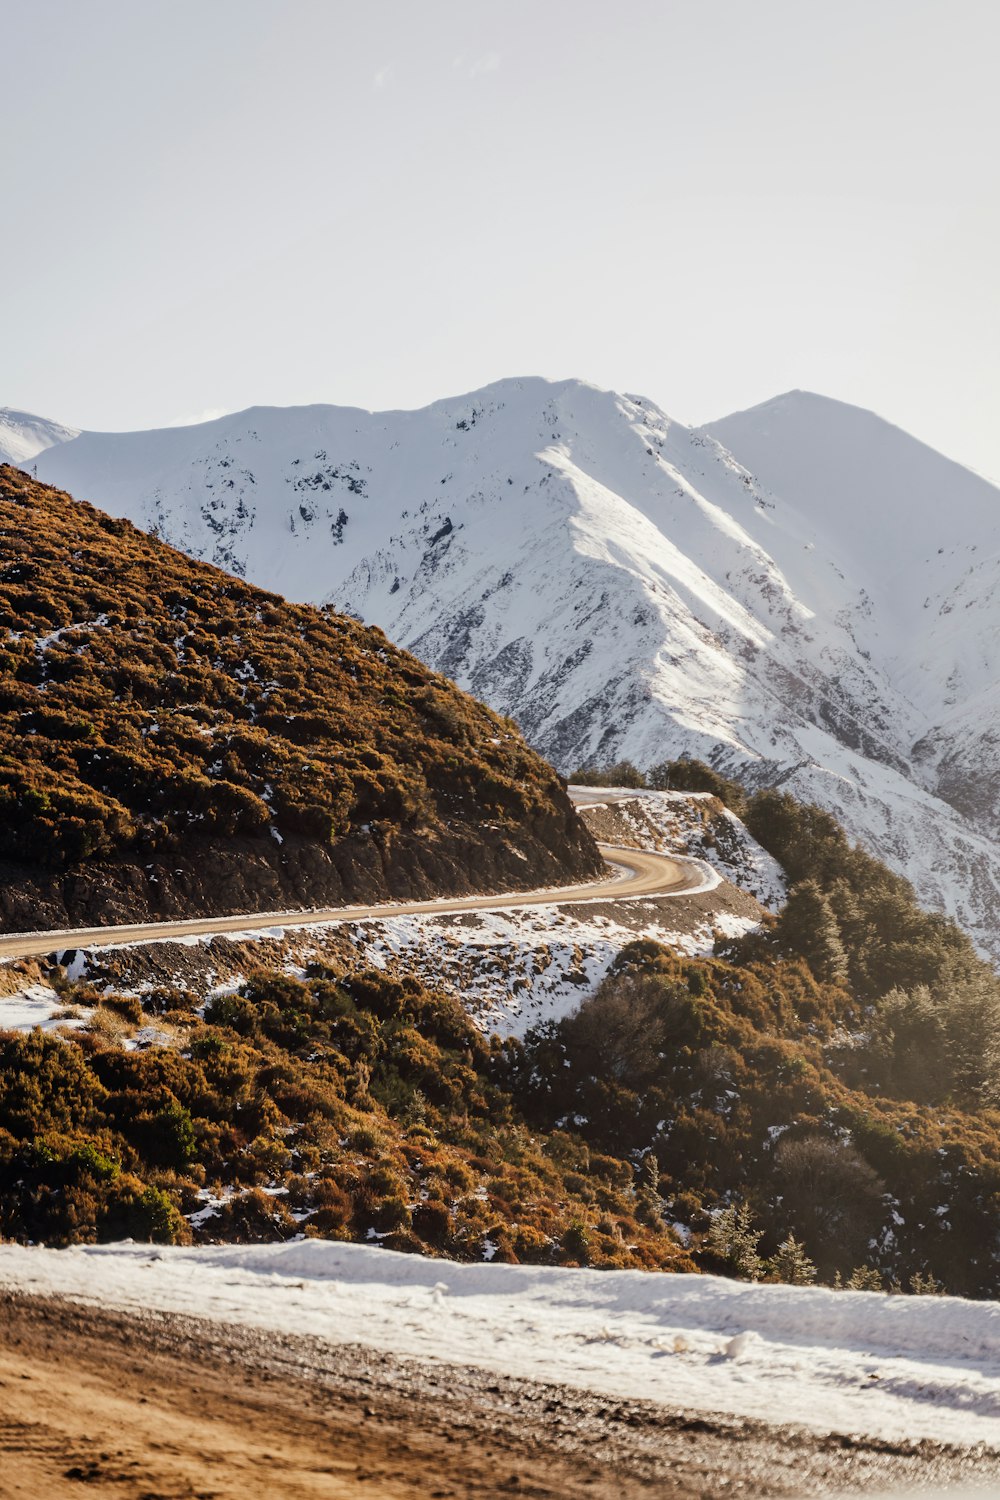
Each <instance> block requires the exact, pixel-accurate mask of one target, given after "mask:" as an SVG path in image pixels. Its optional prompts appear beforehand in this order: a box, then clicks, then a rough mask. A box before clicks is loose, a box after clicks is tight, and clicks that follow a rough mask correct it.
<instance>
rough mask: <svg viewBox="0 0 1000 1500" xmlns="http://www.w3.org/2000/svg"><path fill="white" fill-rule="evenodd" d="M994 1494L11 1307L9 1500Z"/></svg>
mask: <svg viewBox="0 0 1000 1500" xmlns="http://www.w3.org/2000/svg"><path fill="white" fill-rule="evenodd" d="M963 1482H964V1483H972V1484H976V1485H979V1484H982V1485H984V1486H989V1489H990V1491H991V1492H992V1493H994V1494H995V1493H996V1492H997V1490H998V1488H1000V1454H998V1453H995V1452H989V1451H984V1450H982V1449H974V1450H969V1451H964V1452H963V1451H960V1450H957V1449H953V1448H947V1447H943V1446H939V1445H936V1444H932V1443H918V1444H900V1443H879V1442H876V1441H871V1440H865V1439H852V1438H846V1437H824V1436H817V1435H816V1434H813V1433H808V1432H805V1431H802V1430H798V1429H794V1428H787V1427H767V1426H765V1425H764V1424H762V1423H758V1422H743V1421H734V1420H731V1419H728V1418H725V1417H711V1416H708V1417H706V1416H697V1417H693V1416H689V1415H685V1414H684V1413H682V1412H680V1411H674V1410H671V1409H669V1408H666V1407H662V1406H658V1405H654V1404H652V1403H648V1402H642V1401H619V1400H617V1399H613V1398H606V1397H600V1396H597V1395H592V1394H589V1393H587V1392H583V1391H577V1390H574V1389H570V1388H567V1387H560V1386H552V1385H543V1384H540V1383H539V1384H534V1383H532V1382H529V1381H523V1380H509V1379H505V1378H503V1377H498V1376H494V1375H491V1374H489V1373H488V1372H483V1371H479V1370H473V1369H464V1368H455V1367H453V1366H448V1365H440V1366H434V1365H429V1364H420V1363H418V1362H416V1361H413V1360H403V1359H397V1358H394V1357H392V1356H389V1355H384V1354H379V1353H376V1352H372V1351H370V1350H366V1349H362V1348H359V1347H357V1346H351V1345H345V1346H333V1345H330V1344H328V1343H325V1342H322V1341H320V1340H311V1339H305V1338H293V1337H283V1336H281V1335H275V1334H273V1333H264V1332H261V1333H258V1332H256V1331H254V1330H246V1329H239V1328H227V1327H224V1326H223V1325H220V1324H216V1323H207V1322H200V1321H198V1320H195V1319H186V1318H177V1317H164V1316H161V1315H159V1314H148V1315H146V1316H144V1317H140V1318H136V1317H134V1316H130V1315H123V1314H120V1313H117V1312H114V1311H110V1310H101V1309H96V1308H90V1307H83V1306H79V1305H76V1304H73V1303H68V1302H62V1301H59V1300H54V1299H42V1298H34V1297H22V1296H19V1295H9V1294H8V1295H5V1296H4V1297H3V1299H2V1300H0V1496H2V1497H3V1500H10V1497H30V1500H49V1497H53V1500H63V1497H66V1500H69V1497H74V1500H80V1497H81V1496H84V1495H86V1494H88V1493H89V1494H99V1495H102V1496H110V1497H113V1500H292V1497H296V1500H298V1497H324V1500H340V1497H346V1496H352V1497H354V1496H358V1495H364V1496H371V1497H372V1500H415V1497H417V1496H419V1497H421V1500H436V1497H441V1500H444V1497H456V1500H457V1497H470V1500H481V1497H487V1496H494V1497H496V1496H503V1495H512V1494H513V1495H523V1496H533V1497H536V1500H554V1497H566V1500H576V1497H583V1496H587V1497H591V1500H630V1497H633V1496H640V1495H641V1496H646V1495H650V1496H651V1495H656V1496H658V1497H665V1500H680V1497H684V1500H694V1497H698V1500H722V1497H724V1496H725V1497H729V1496H745V1497H749V1496H754V1497H757V1496H762V1497H763V1496H801V1497H805V1496H815V1495H823V1494H834V1493H837V1492H843V1491H845V1490H846V1491H853V1492H855V1493H863V1494H866V1495H867V1494H874V1493H877V1492H879V1491H882V1490H886V1489H889V1488H895V1487H896V1486H902V1485H906V1486H915V1485H919V1486H927V1485H932V1484H933V1485H939V1486H946V1485H952V1484H956V1483H963Z"/></svg>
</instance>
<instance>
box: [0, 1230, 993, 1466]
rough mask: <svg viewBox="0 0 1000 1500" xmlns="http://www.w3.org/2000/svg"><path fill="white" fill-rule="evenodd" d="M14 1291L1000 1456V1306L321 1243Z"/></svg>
mask: <svg viewBox="0 0 1000 1500" xmlns="http://www.w3.org/2000/svg"><path fill="white" fill-rule="evenodd" d="M0 1286H4V1287H9V1288H16V1289H18V1290H20V1291H22V1292H28V1293H36V1294H51V1295H61V1296H67V1297H71V1298H76V1299H80V1300H83V1301H87V1302H92V1303H98V1304H100V1305H101V1306H102V1307H108V1308H111V1307H114V1308H125V1309H129V1308H131V1309H147V1310H148V1309H153V1310H161V1311H167V1312H182V1313H186V1314H190V1315H192V1316H197V1317H207V1318H211V1319H215V1320H218V1321H222V1322H225V1323H226V1324H229V1325H240V1326H247V1327H254V1328H271V1329H275V1330H281V1331H284V1332H289V1333H308V1334H313V1335H317V1336H319V1337H321V1338H324V1339H329V1340H330V1341H331V1342H333V1343H357V1344H361V1345H365V1346H367V1347H370V1348H373V1349H378V1350H391V1351H393V1352H394V1353H396V1354H402V1355H413V1356H415V1357H418V1358H420V1359H422V1360H437V1361H443V1362H446V1363H450V1364H468V1365H472V1366H475V1367H479V1368H486V1369H489V1370H492V1371H495V1372H497V1373H499V1374H505V1375H514V1376H527V1377H530V1378H532V1379H535V1380H543V1381H553V1382H558V1383H564V1384H568V1385H571V1386H576V1387H579V1388H583V1389H588V1390H592V1391H598V1392H602V1393H607V1394H608V1395H615V1396H619V1397H643V1398H645V1399H648V1400H653V1401H660V1402H664V1403H669V1404H670V1405H673V1406H681V1407H684V1408H685V1409H687V1410H690V1411H693V1412H694V1411H697V1412H719V1411H725V1412H727V1413H729V1414H730V1415H733V1416H737V1417H738V1416H745V1417H755V1418H761V1419H764V1420H766V1421H771V1422H773V1421H775V1420H780V1421H782V1422H788V1423H799V1424H803V1425H805V1426H807V1427H810V1428H813V1429H815V1430H829V1431H841V1432H853V1433H859V1434H867V1435H870V1436H879V1437H883V1438H892V1439H898V1438H906V1439H911V1440H918V1439H920V1438H935V1439H939V1440H942V1441H949V1442H953V1443H958V1444H961V1445H971V1444H975V1443H984V1444H987V1445H990V1446H996V1445H1000V1304H997V1303H985V1302H965V1301H962V1300H961V1299H958V1298H951V1297H926V1298H913V1297H902V1296H896V1297H893V1296H888V1295H885V1294H882V1293H877V1292H833V1291H829V1290H826V1289H821V1288H813V1287H787V1286H752V1285H748V1284H744V1283H740V1282H735V1281H729V1280H725V1279H722V1278H718V1277H712V1276H674V1275H667V1274H654V1273H646V1272H637V1271H603V1272H600V1271H589V1270H565V1269H550V1268H544V1269H543V1268H538V1267H529V1266H502V1265H474V1266H473V1265H458V1264H455V1263H452V1262H446V1261H429V1260H425V1259H422V1258H419V1257H416V1256H409V1255H399V1254H396V1253H394V1252H392V1251H388V1250H378V1249H370V1248H368V1247H366V1246H359V1245H347V1244H339V1243H334V1242H330V1241H322V1240H301V1241H293V1242H291V1243H288V1244H284V1245H255V1246H220V1247H210V1248H202V1249H195V1250H190V1249H153V1248H151V1247H149V1246H140V1245H132V1244H122V1245H110V1246H100V1247H76V1248H74V1249H71V1250H42V1249H38V1248H28V1247H24V1246H17V1245H4V1246H2V1247H0Z"/></svg>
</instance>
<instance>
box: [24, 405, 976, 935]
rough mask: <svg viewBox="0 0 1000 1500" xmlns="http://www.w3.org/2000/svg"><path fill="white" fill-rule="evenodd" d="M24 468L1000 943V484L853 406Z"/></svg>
mask: <svg viewBox="0 0 1000 1500" xmlns="http://www.w3.org/2000/svg"><path fill="white" fill-rule="evenodd" d="M38 468H39V473H40V474H42V475H43V476H44V477H48V478H52V479H53V480H55V481H57V482H62V483H66V484H68V485H70V486H71V487H72V488H73V489H74V491H75V492H76V493H78V494H80V495H82V496H85V497H87V498H89V499H93V500H95V501H96V502H98V503H100V504H101V505H103V506H105V507H106V508H108V509H110V510H111V511H112V512H114V513H117V514H127V515H128V516H130V517H131V518H132V519H133V520H135V521H136V522H137V523H138V524H140V525H142V526H145V527H149V528H154V529H156V530H157V531H158V532H159V533H160V534H161V535H163V536H165V537H168V538H169V539H170V540H171V541H172V542H174V543H175V545H177V546H179V547H182V548H183V549H185V550H187V551H189V552H190V553H192V554H193V555H196V556H200V557H206V558H209V559H211V560H213V561H215V562H217V563H219V564H220V565H222V566H224V567H226V568H228V569H230V570H231V571H233V572H235V573H237V574H239V575H241V576H245V577H247V578H253V579H255V580H256V581H258V582H261V583H264V584H266V585H268V586H270V587H274V588H279V589H281V590H282V591H283V592H284V593H286V594H289V595H291V596H292V597H295V598H306V599H313V600H324V599H329V600H331V601H332V602H333V603H335V604H336V605H337V607H338V608H343V609H348V610H350V611H352V612H353V613H355V614H356V615H357V616H359V617H361V618H363V619H365V620H368V621H371V622H373V623H376V624H378V625H381V626H382V627H383V628H384V629H385V630H386V632H387V633H388V634H389V636H390V637H391V639H393V640H395V641H398V642H400V643H402V644H405V645H406V646H407V647H408V648H409V649H411V650H413V651H414V652H416V653H417V655H419V656H421V657H422V658H423V659H424V660H426V661H429V662H431V663H432V664H433V665H435V666H436V667H438V668H440V669H441V670H443V671H446V672H448V673H449V674H450V675H452V676H454V677H455V679H456V680H457V681H459V682H460V683H461V684H462V685H463V686H465V687H467V688H469V689H470V690H472V691H474V692H476V693H477V694H479V695H480V696H482V697H483V698H485V699H487V700H488V701H489V702H490V703H491V704H492V705H493V706H494V707H495V708H497V709H499V710H500V711H501V712H503V713H505V714H511V715H514V716H516V718H517V721H518V723H519V724H520V725H521V726H522V728H523V729H524V731H525V733H526V734H527V736H528V738H529V739H530V741H531V742H532V744H534V745H535V746H536V747H537V748H538V749H539V750H541V751H542V752H543V753H544V754H546V755H547V756H549V757H550V758H551V759H552V760H553V761H554V763H555V764H556V765H558V766H559V767H560V768H561V769H562V770H563V771H566V772H569V771H571V770H572V769H574V767H576V766H577V765H580V764H582V763H589V764H596V763H600V762H603V761H608V760H611V759H617V758H618V757H621V756H627V757H629V758H630V759H632V760H634V761H635V762H636V763H637V764H639V765H649V764H650V763H651V762H654V761H658V760H662V759H665V758H669V757H673V756H676V755H679V754H682V753H689V754H692V755H695V756H697V757H699V758H700V759H703V760H708V761H711V762H712V763H713V764H714V765H716V766H717V767H718V768H720V769H722V770H725V771H726V772H728V773H730V774H735V775H738V776H739V777H740V778H741V779H742V780H744V781H745V782H746V783H747V784H748V785H749V786H750V787H757V786H761V785H780V786H783V787H785V788H787V789H788V790H790V791H792V792H794V793H795V794H796V795H797V796H799V797H802V798H806V799H810V800H814V801H817V802H819V803H820V804H821V805H822V806H824V807H827V808H828V809H829V810H830V811H831V812H833V813H834V814H835V815H836V816H837V817H838V818H839V819H840V820H841V821H842V822H843V823H844V825H845V826H846V827H847V828H848V830H849V831H850V832H851V834H852V835H853V836H855V837H857V838H859V839H861V840H862V841H863V842H864V843H865V844H866V845H867V846H868V847H869V848H870V849H871V850H872V852H873V853H875V854H876V855H877V856H879V857H880V858H882V859H884V860H885V861H886V862H887V863H889V864H890V865H892V866H893V867H894V868H896V869H898V870H900V871H902V872H903V873H904V874H906V875H907V876H908V877H909V878H910V879H911V880H912V881H913V883H914V885H915V886H916V887H917V889H918V891H919V892H920V895H921V897H922V899H923V900H924V901H925V902H926V903H928V904H929V905H931V906H936V907H939V908H942V909H944V910H946V911H948V912H949V913H950V914H951V915H953V916H955V917H956V918H957V919H958V920H959V921H960V922H961V923H962V925H963V926H965V927H966V928H967V929H968V930H969V931H970V932H972V933H973V934H974V935H975V937H976V938H977V940H978V941H979V942H980V944H981V945H982V946H983V947H984V948H988V949H990V951H992V952H993V953H994V954H995V955H1000V873H998V872H1000V790H998V788H1000V688H998V687H997V686H996V684H997V682H998V681H1000V631H998V630H997V628H996V609H997V606H996V602H995V601H996V598H997V597H998V595H1000V492H998V491H997V490H996V488H994V486H992V485H990V484H988V483H987V482H986V481H985V480H982V479H980V478H979V477H978V476H976V475H975V474H972V473H970V472H969V471H967V470H964V469H962V468H960V467H959V466H958V465H956V464H953V463H950V462H949V461H948V460H947V459H944V458H942V457H941V455H940V454H936V453H934V452H933V451H932V450H931V449H929V448H927V447H925V446H924V445H923V444H921V443H919V442H917V441H916V440H915V439H913V438H910V437H908V436H907V435H906V434H905V433H902V432H900V431H899V430H898V429H896V428H894V427H891V426H890V425H889V424H888V423H885V422H882V421H880V419H879V418H877V417H875V416H873V415H872V414H871V413H870V412H863V411H859V410H857V409H856V408H853V407H849V406H844V405H843V404H841V403H838V402H834V401H828V400H825V399H823V398H820V397H816V396H810V395H807V394H804V393H801V392H793V393H791V394H789V395H787V396H783V397H779V398H777V399H776V400H775V401H771V402H768V403H766V404H765V405H764V406H762V407H759V408H756V409H754V410H753V411H750V412H744V413H738V414H735V415H734V416H731V417H728V418H725V419H723V420H722V421H720V422H717V423H715V424H713V425H711V426H710V427H708V428H705V429H701V430H693V429H690V428H687V427H684V426H682V425H681V424H679V423H676V422H673V421H671V420H670V418H669V417H668V416H666V415H665V413H663V412H662V411H660V410H659V409H658V408H657V407H656V406H654V405H653V404H652V403H651V402H649V401H646V400H643V399H640V398H639V397H626V396H620V395H615V394H614V393H612V392H605V391H598V390H595V389H594V388H592V387H589V386H586V385H583V384H581V383H579V382H574V381H568V382H563V383H560V384H550V383H548V382H545V381H540V380H520V381H519V380H510V381H502V382H500V383H498V384H497V385H495V386H491V387H489V388H487V389H486V390H483V391H480V392H477V393H474V394H472V395H469V396H464V397H460V398H457V399H455V400H451V401H444V402H439V403H437V404H435V405H434V406H431V407H428V408H427V409H426V410H424V411H420V412H394V413H392V412H390V413H369V412H361V411H353V410H346V409H337V408H331V407H309V408H298V409H293V410H286V411H277V410H273V409H253V410H251V411H249V412H244V413H241V414H238V415H235V416H230V417H224V418H221V419H220V420H219V421H217V422H213V423H207V424H205V425H204V426H200V427H195V428H189V429H170V430H168V431H164V432H155V433H133V434H125V435H102V434H93V433H85V434H83V435H82V436H80V437H78V438H76V439H73V440H71V441H68V442H63V443H59V444H57V445H56V446H53V447H49V448H48V449H47V450H46V451H45V452H44V453H42V454H40V455H39V458H38Z"/></svg>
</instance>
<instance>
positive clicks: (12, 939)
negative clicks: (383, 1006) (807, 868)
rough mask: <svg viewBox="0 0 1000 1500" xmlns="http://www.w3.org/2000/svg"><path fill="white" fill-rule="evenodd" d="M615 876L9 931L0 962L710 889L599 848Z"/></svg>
mask: <svg viewBox="0 0 1000 1500" xmlns="http://www.w3.org/2000/svg"><path fill="white" fill-rule="evenodd" d="M598 848H599V849H600V851H601V853H602V854H603V856H604V858H605V860H606V861H607V862H608V864H609V866H611V868H612V870H614V871H615V872H616V873H614V874H612V875H610V876H608V877H606V878H604V879H598V880H591V881H589V882H587V884H585V885H564V886H553V887H550V888H548V889H546V890H538V891H518V892H516V893H514V894H506V895H499V896H439V897H435V898H434V899H433V900H430V901H395V902H385V903H383V904H382V905H380V906H340V907H324V908H315V909H312V910H305V911H304V910H301V909H300V910H298V911H277V912H242V913H237V914H236V915H234V916H224V917H191V918H186V919H182V920H179V921H169V922H139V923H136V924H135V925H133V926H128V927H82V928H76V929H73V930H68V929H67V930H57V931H50V932H12V933H9V934H6V935H5V936H3V937H0V958H31V957H37V955H39V954H42V953H53V952H57V951H59V950H65V949H68V948H95V947H111V946H116V945H118V944H121V943H152V942H157V941H159V940H161V939H168V938H183V937H203V936H206V935H207V934H209V933H215V932H250V931H253V932H259V931H260V929H261V928H268V927H309V926H312V925H313V924H314V923H319V922H365V921H372V920H375V919H377V918H379V917H410V916H421V915H423V916H453V915H457V914H458V913H460V912H464V911H510V910H515V909H516V908H518V907H522V906H549V905H558V906H568V905H571V904H573V903H576V902H581V901H586V902H591V901H621V900H623V899H630V900H631V899H635V898H636V897H638V896H683V895H692V894H694V893H696V892H697V891H702V890H707V889H710V888H711V886H713V885H714V884H715V879H714V877H713V875H712V872H711V871H710V870H709V868H708V866H706V865H703V864H701V863H700V862H699V861H698V860H694V859H685V858H682V857H680V856H677V855H671V856H670V857H668V856H667V855H665V854H653V853H647V852H646V851H644V850H639V849H620V848H618V847H617V846H615V845H611V844H599V845H598Z"/></svg>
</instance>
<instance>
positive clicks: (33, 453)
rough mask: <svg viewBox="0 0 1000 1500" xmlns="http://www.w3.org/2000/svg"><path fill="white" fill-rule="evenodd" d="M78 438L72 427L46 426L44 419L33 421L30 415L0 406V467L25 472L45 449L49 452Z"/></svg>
mask: <svg viewBox="0 0 1000 1500" xmlns="http://www.w3.org/2000/svg"><path fill="white" fill-rule="evenodd" d="M78 436H79V433H78V431H77V429H76V428H75V427H63V425H62V423H60V422H49V421H47V420H46V418H45V417H33V416H32V415H31V413H30V412H26V411H13V410H12V409H11V408H10V407H9V406H0V464H15V465H16V466H17V467H18V468H19V469H23V468H26V467H27V466H28V464H30V463H31V462H32V460H33V459H36V458H37V457H38V455H39V453H42V452H44V450H45V449H46V448H52V447H54V446H55V444H56V443H68V442H69V440H70V439H71V438H75V437H78Z"/></svg>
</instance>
